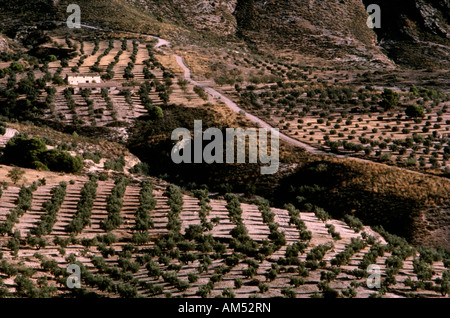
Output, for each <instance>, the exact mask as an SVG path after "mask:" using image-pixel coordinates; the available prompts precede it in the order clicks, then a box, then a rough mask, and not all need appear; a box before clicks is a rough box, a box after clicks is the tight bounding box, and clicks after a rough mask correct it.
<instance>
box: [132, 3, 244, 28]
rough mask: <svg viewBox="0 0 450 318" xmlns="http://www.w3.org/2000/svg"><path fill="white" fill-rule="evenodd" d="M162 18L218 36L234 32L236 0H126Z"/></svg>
mask: <svg viewBox="0 0 450 318" xmlns="http://www.w3.org/2000/svg"><path fill="white" fill-rule="evenodd" d="M128 2H131V3H134V4H135V5H138V6H140V7H141V8H144V9H146V10H147V11H148V12H150V13H152V14H153V15H156V16H158V17H160V18H163V19H164V20H168V21H171V22H176V23H178V24H183V25H185V26H188V27H192V28H194V29H196V30H199V31H208V32H212V33H214V34H217V35H220V36H226V35H229V34H234V33H235V32H236V26H237V24H236V19H235V17H234V16H233V13H234V10H235V8H236V3H237V0H199V1H191V0H172V1H148V0H128Z"/></svg>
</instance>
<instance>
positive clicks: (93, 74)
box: [67, 73, 100, 77]
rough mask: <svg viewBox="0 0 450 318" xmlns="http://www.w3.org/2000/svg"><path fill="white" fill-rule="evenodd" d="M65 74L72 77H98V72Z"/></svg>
mask: <svg viewBox="0 0 450 318" xmlns="http://www.w3.org/2000/svg"><path fill="white" fill-rule="evenodd" d="M67 76H72V77H86V76H89V77H99V76H100V74H98V73H83V74H76V73H67Z"/></svg>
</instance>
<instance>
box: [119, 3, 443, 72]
mask: <svg viewBox="0 0 450 318" xmlns="http://www.w3.org/2000/svg"><path fill="white" fill-rule="evenodd" d="M128 1H129V2H131V3H133V4H135V5H137V6H139V7H141V8H143V9H145V10H147V11H148V12H151V13H153V14H155V15H157V16H158V17H160V19H166V20H170V21H173V22H175V23H177V24H179V25H186V26H188V27H191V28H193V29H195V30H199V31H208V32H213V33H215V34H217V36H230V35H238V36H241V37H243V38H244V39H246V40H247V41H248V42H249V43H252V44H254V45H256V46H257V47H258V48H264V47H265V46H266V45H265V44H266V43H271V44H275V45H276V46H278V47H284V48H291V49H294V50H295V51H296V52H302V53H309V54H312V55H317V56H321V57H324V58H327V59H344V60H348V59H352V60H358V59H366V60H378V61H379V62H381V63H384V64H389V62H388V61H387V59H386V57H385V55H384V54H383V52H386V51H384V50H381V49H380V47H378V44H381V45H382V47H383V48H384V49H386V50H387V55H388V56H389V57H390V58H391V59H393V60H394V61H395V62H396V63H401V64H405V65H408V66H413V67H417V66H422V67H423V66H433V65H447V66H448V63H449V57H448V53H447V52H448V45H449V34H450V33H449V24H448V21H449V12H450V11H449V1H447V0H441V1H426V0H410V1H403V2H402V3H401V4H400V3H398V2H392V1H384V0H378V1H359V0H345V1H311V0H296V1H267V0H264V1H262V0H250V1H239V0H231V1H223V0H215V1H195V2H192V1H186V0H173V1H148V0H128ZM370 4H377V5H379V6H380V8H381V20H382V26H381V28H379V29H370V28H368V27H367V24H366V22H367V18H368V13H367V12H366V7H367V6H369V5H370ZM424 42H426V43H425V44H426V45H423V44H424Z"/></svg>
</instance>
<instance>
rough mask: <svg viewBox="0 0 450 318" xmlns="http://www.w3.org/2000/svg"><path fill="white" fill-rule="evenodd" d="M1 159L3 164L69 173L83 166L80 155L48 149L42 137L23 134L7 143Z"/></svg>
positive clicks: (77, 170) (76, 171) (75, 171)
mask: <svg viewBox="0 0 450 318" xmlns="http://www.w3.org/2000/svg"><path fill="white" fill-rule="evenodd" d="M1 160H2V163H3V164H11V165H17V166H20V167H25V168H32V169H38V170H52V171H61V172H67V173H78V172H79V171H80V170H81V168H82V167H83V164H82V160H81V158H80V157H78V156H77V157H73V156H72V155H70V154H69V153H68V152H67V151H61V150H59V149H51V150H47V146H46V145H45V143H44V142H43V141H42V140H41V139H38V138H26V137H21V136H16V137H14V138H13V139H11V140H10V141H9V142H8V143H7V144H6V147H5V149H4V151H3V156H2V158H1Z"/></svg>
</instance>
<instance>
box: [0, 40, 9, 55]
mask: <svg viewBox="0 0 450 318" xmlns="http://www.w3.org/2000/svg"><path fill="white" fill-rule="evenodd" d="M7 51H9V45H8V42H7V41H6V39H5V38H3V37H1V36H0V52H7Z"/></svg>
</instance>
